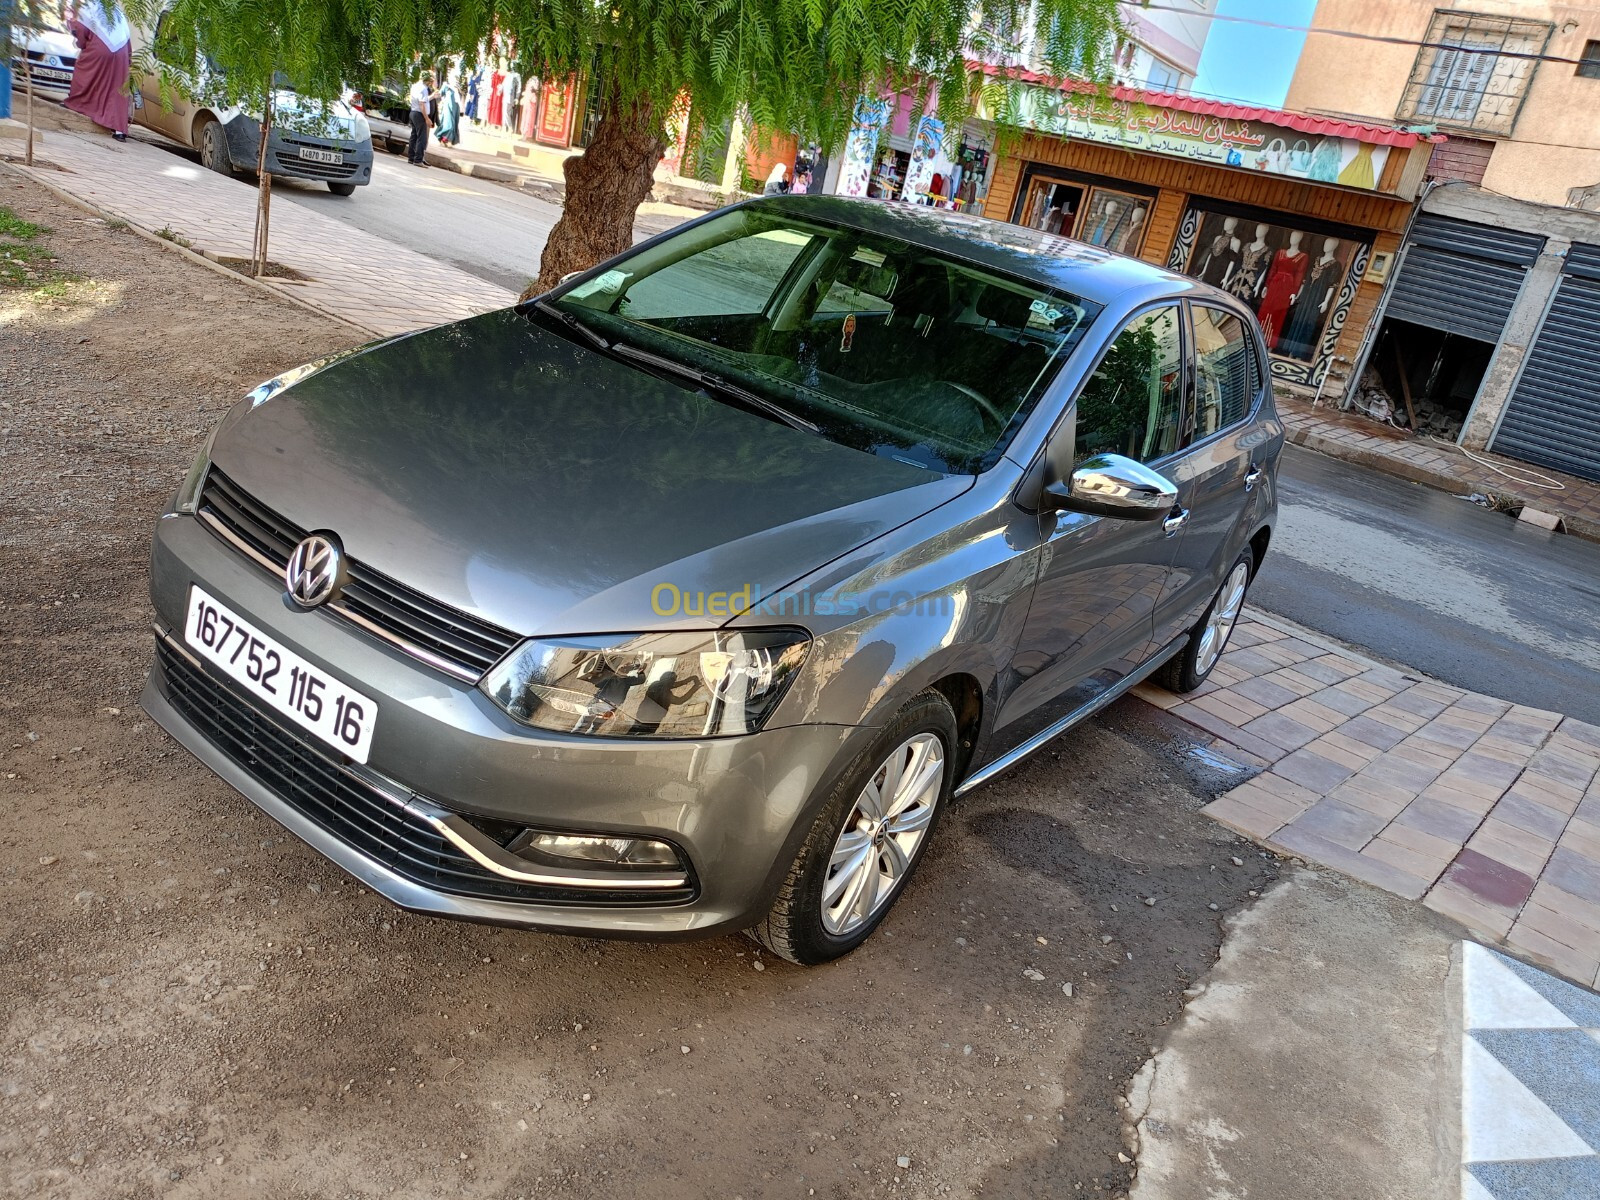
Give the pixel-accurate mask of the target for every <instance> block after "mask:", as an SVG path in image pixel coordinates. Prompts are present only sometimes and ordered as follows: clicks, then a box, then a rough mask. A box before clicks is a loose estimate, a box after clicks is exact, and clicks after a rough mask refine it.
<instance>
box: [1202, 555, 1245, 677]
mask: <svg viewBox="0 0 1600 1200" xmlns="http://www.w3.org/2000/svg"><path fill="white" fill-rule="evenodd" d="M1249 585H1250V564H1249V563H1246V562H1239V563H1235V564H1234V567H1233V570H1232V571H1230V572H1228V578H1227V579H1225V580H1223V583H1222V590H1221V591H1219V592H1218V593H1217V598H1216V600H1215V602H1213V604H1212V605H1211V613H1210V615H1209V616H1207V617H1206V624H1205V628H1204V629H1202V630H1201V631H1200V646H1199V650H1198V652H1197V653H1196V654H1195V670H1196V671H1197V672H1198V673H1199V674H1201V675H1204V674H1205V673H1206V672H1207V671H1209V670H1211V668H1212V667H1213V666H1215V665H1216V661H1217V659H1219V658H1220V657H1222V650H1223V647H1225V646H1226V645H1227V644H1228V635H1229V634H1231V633H1232V632H1233V626H1234V624H1235V623H1236V622H1237V621H1238V620H1239V611H1240V610H1241V609H1242V608H1244V592H1245V588H1247V587H1248V586H1249Z"/></svg>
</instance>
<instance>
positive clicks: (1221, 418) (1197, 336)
mask: <svg viewBox="0 0 1600 1200" xmlns="http://www.w3.org/2000/svg"><path fill="white" fill-rule="evenodd" d="M1191 311H1192V312H1193V313H1194V361H1195V372H1196V376H1195V384H1196V413H1195V437H1197V438H1203V437H1205V436H1207V435H1208V434H1212V433H1215V432H1217V430H1219V429H1226V428H1227V427H1228V426H1230V425H1237V424H1238V423H1239V422H1240V421H1242V420H1244V419H1245V416H1246V415H1247V414H1248V413H1249V412H1250V399H1251V397H1252V395H1253V394H1254V392H1255V386H1256V377H1257V376H1256V371H1255V355H1254V353H1253V352H1252V351H1251V348H1250V335H1249V334H1248V333H1247V332H1246V330H1245V327H1244V322H1243V321H1241V320H1240V319H1239V318H1238V317H1236V316H1234V315H1232V314H1231V313H1225V312H1223V311H1222V310H1221V309H1218V308H1205V307H1202V306H1201V305H1198V304H1197V305H1195V306H1194V308H1193V309H1192V310H1191Z"/></svg>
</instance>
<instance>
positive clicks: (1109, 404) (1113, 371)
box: [1075, 305, 1183, 462]
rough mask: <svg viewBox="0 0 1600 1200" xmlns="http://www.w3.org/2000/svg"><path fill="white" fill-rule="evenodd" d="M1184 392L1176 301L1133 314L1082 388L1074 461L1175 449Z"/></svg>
mask: <svg viewBox="0 0 1600 1200" xmlns="http://www.w3.org/2000/svg"><path fill="white" fill-rule="evenodd" d="M1182 395H1183V340H1182V337H1181V336H1180V334H1179V319H1178V308H1177V306H1176V305H1174V306H1172V307H1169V308H1158V309H1153V310H1152V311H1150V312H1147V313H1145V314H1143V315H1142V316H1138V317H1135V318H1134V319H1133V320H1132V321H1130V322H1129V323H1128V324H1127V325H1126V326H1125V327H1124V328H1123V330H1122V332H1121V333H1119V334H1118V335H1117V339H1116V341H1114V342H1112V343H1111V349H1110V350H1109V351H1107V352H1106V356H1105V358H1104V359H1103V360H1101V363H1100V366H1099V367H1098V368H1097V369H1096V370H1095V373H1094V374H1093V375H1091V376H1090V377H1089V380H1088V382H1087V383H1085V384H1084V385H1083V390H1082V391H1081V392H1079V393H1078V415H1077V445H1076V447H1075V453H1076V461H1077V462H1082V461H1083V460H1084V459H1086V458H1088V457H1089V456H1091V455H1094V454H1123V455H1126V456H1127V457H1129V458H1132V459H1137V460H1138V461H1139V462H1153V461H1154V460H1155V459H1158V458H1162V457H1164V456H1165V455H1168V454H1171V453H1173V451H1175V450H1177V448H1178V430H1179V426H1180V421H1179V414H1180V412H1181V411H1182Z"/></svg>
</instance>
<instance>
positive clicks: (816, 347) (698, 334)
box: [555, 197, 1100, 472]
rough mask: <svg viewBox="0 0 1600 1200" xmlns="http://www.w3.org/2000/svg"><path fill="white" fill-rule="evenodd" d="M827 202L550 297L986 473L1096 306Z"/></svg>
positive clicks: (920, 452)
mask: <svg viewBox="0 0 1600 1200" xmlns="http://www.w3.org/2000/svg"><path fill="white" fill-rule="evenodd" d="M827 211H828V208H827V205H826V203H825V202H824V200H823V198H821V197H818V198H817V203H816V204H815V205H812V206H808V208H807V210H806V218H805V219H804V220H800V219H797V218H795V217H793V216H791V215H789V214H786V213H778V212H774V211H772V210H771V209H764V208H749V209H742V210H738V211H735V212H731V213H728V214H725V215H723V216H719V217H716V218H713V219H712V220H710V221H707V222H705V223H704V224H701V225H697V226H694V227H692V228H689V229H686V230H683V231H682V232H681V233H679V234H678V235H676V236H674V237H672V238H669V239H666V240H664V241H662V242H660V243H657V244H656V245H654V246H651V247H648V248H645V249H643V250H639V251H636V252H634V253H633V254H632V255H630V256H629V257H627V258H624V259H622V260H619V261H618V262H616V263H615V264H614V265H613V267H612V269H611V270H608V271H606V272H604V273H602V274H601V275H598V276H596V277H594V278H593V279H589V280H586V281H584V282H583V283H581V284H579V285H577V286H575V287H573V288H572V289H571V290H569V291H568V292H566V293H565V294H563V295H562V296H561V297H560V298H559V299H558V300H556V301H555V303H556V304H557V305H558V306H559V307H561V308H564V309H565V310H566V311H567V312H569V313H571V314H572V315H574V316H576V317H578V318H579V319H580V320H582V321H584V322H585V323H587V324H588V325H590V326H591V327H592V328H593V329H594V330H595V331H596V332H599V333H601V334H602V335H603V336H605V337H607V338H609V339H611V340H612V341H614V342H619V343H624V344H625V345H627V346H632V347H635V348H642V349H647V350H649V351H651V352H652V353H654V354H656V355H659V356H664V357H670V358H672V359H673V360H675V361H677V362H681V363H684V364H686V365H689V366H693V367H695V368H697V369H699V370H702V371H708V372H712V373H715V374H716V375H718V376H720V377H721V378H722V379H723V380H726V381H728V382H731V383H737V384H738V385H739V386H740V387H742V388H744V389H746V390H749V391H754V392H757V393H759V394H760V395H762V396H763V397H765V398H766V399H769V400H772V401H774V402H776V403H778V404H780V405H782V406H783V407H784V408H786V409H788V410H790V411H791V412H793V413H794V414H796V415H798V416H801V417H804V418H805V419H806V420H807V421H810V422H812V423H814V424H815V425H816V426H817V427H818V429H819V431H820V432H821V433H822V435H823V436H824V437H827V438H829V439H831V440H833V441H836V442H839V443H841V444H843V445H848V446H853V447H856V448H857V449H860V450H864V451H867V452H868V453H872V454H883V455H889V456H892V457H895V458H899V459H901V460H903V461H905V462H910V463H914V464H916V465H918V466H925V467H928V468H930V469H932V470H936V471H949V472H970V471H978V470H983V469H985V468H986V467H987V466H988V465H990V464H992V462H993V461H994V459H995V458H997V457H998V455H999V453H1000V452H1001V451H1002V450H1003V449H1004V447H1005V445H1006V443H1007V442H1008V441H1009V440H1010V438H1011V437H1012V436H1013V435H1014V433H1015V430H1016V428H1017V427H1018V426H1019V425H1020V424H1021V422H1022V420H1023V418H1024V417H1025V416H1026V415H1027V413H1028V411H1029V410H1030V409H1031V408H1032V406H1033V405H1034V404H1035V403H1037V401H1038V397H1039V395H1040V394H1041V393H1042V392H1043V390H1044V388H1045V386H1046V384H1047V383H1048V381H1049V380H1050V378H1051V377H1053V376H1054V374H1055V373H1056V372H1057V371H1058V370H1059V369H1060V367H1061V364H1062V363H1063V362H1064V361H1065V360H1066V358H1067V356H1068V355H1070V354H1071V353H1072V351H1073V349H1074V348H1075V347H1076V346H1077V345H1078V343H1079V341H1080V340H1081V339H1082V337H1083V334H1084V331H1085V330H1086V329H1087V328H1088V326H1089V324H1090V322H1091V321H1092V320H1093V319H1094V317H1095V315H1096V314H1097V313H1098V312H1099V311H1100V310H1099V306H1098V305H1095V304H1092V303H1090V302H1088V301H1085V300H1081V299H1079V298H1077V297H1075V296H1070V295H1066V294H1063V293H1061V292H1058V291H1055V290H1053V289H1051V288H1048V287H1043V286H1040V285H1038V284H1036V283H1029V282H1026V281H1023V280H1019V279H1015V278H1012V277H1010V276H1005V275H1000V274H995V273H993V272H990V271H987V270H984V269H983V268H981V267H978V266H974V265H973V264H971V263H968V262H966V261H964V260H961V259H956V258H952V257H949V256H947V255H945V254H942V253H940V252H939V251H936V250H933V249H930V248H928V247H924V246H919V245H916V244H915V243H912V242H907V241H902V240H900V239H897V238H894V237H890V236H887V235H883V234H878V233H873V232H870V231H866V230H861V229H856V228H851V227H846V226H840V225H831V224H828V223H826V221H825V220H820V219H814V218H812V216H811V214H812V213H813V212H816V213H817V214H818V215H819V217H820V216H821V215H822V214H825V213H826V212H827ZM852 211H853V210H852ZM710 390H711V392H712V393H713V394H715V393H716V389H715V388H712V389H710Z"/></svg>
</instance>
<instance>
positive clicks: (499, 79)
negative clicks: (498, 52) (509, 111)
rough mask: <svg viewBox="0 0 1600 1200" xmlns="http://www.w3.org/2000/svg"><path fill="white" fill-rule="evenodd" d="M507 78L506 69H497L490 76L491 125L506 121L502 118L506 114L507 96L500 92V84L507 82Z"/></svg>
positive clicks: (501, 123)
mask: <svg viewBox="0 0 1600 1200" xmlns="http://www.w3.org/2000/svg"><path fill="white" fill-rule="evenodd" d="M505 79H506V73H505V72H504V71H496V72H495V73H494V74H493V75H491V76H489V122H488V123H489V124H490V125H503V124H505V122H504V121H503V120H502V119H501V118H502V117H504V116H505V110H506V98H505V97H504V96H503V95H501V92H500V85H501V84H502V83H504V82H505Z"/></svg>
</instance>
